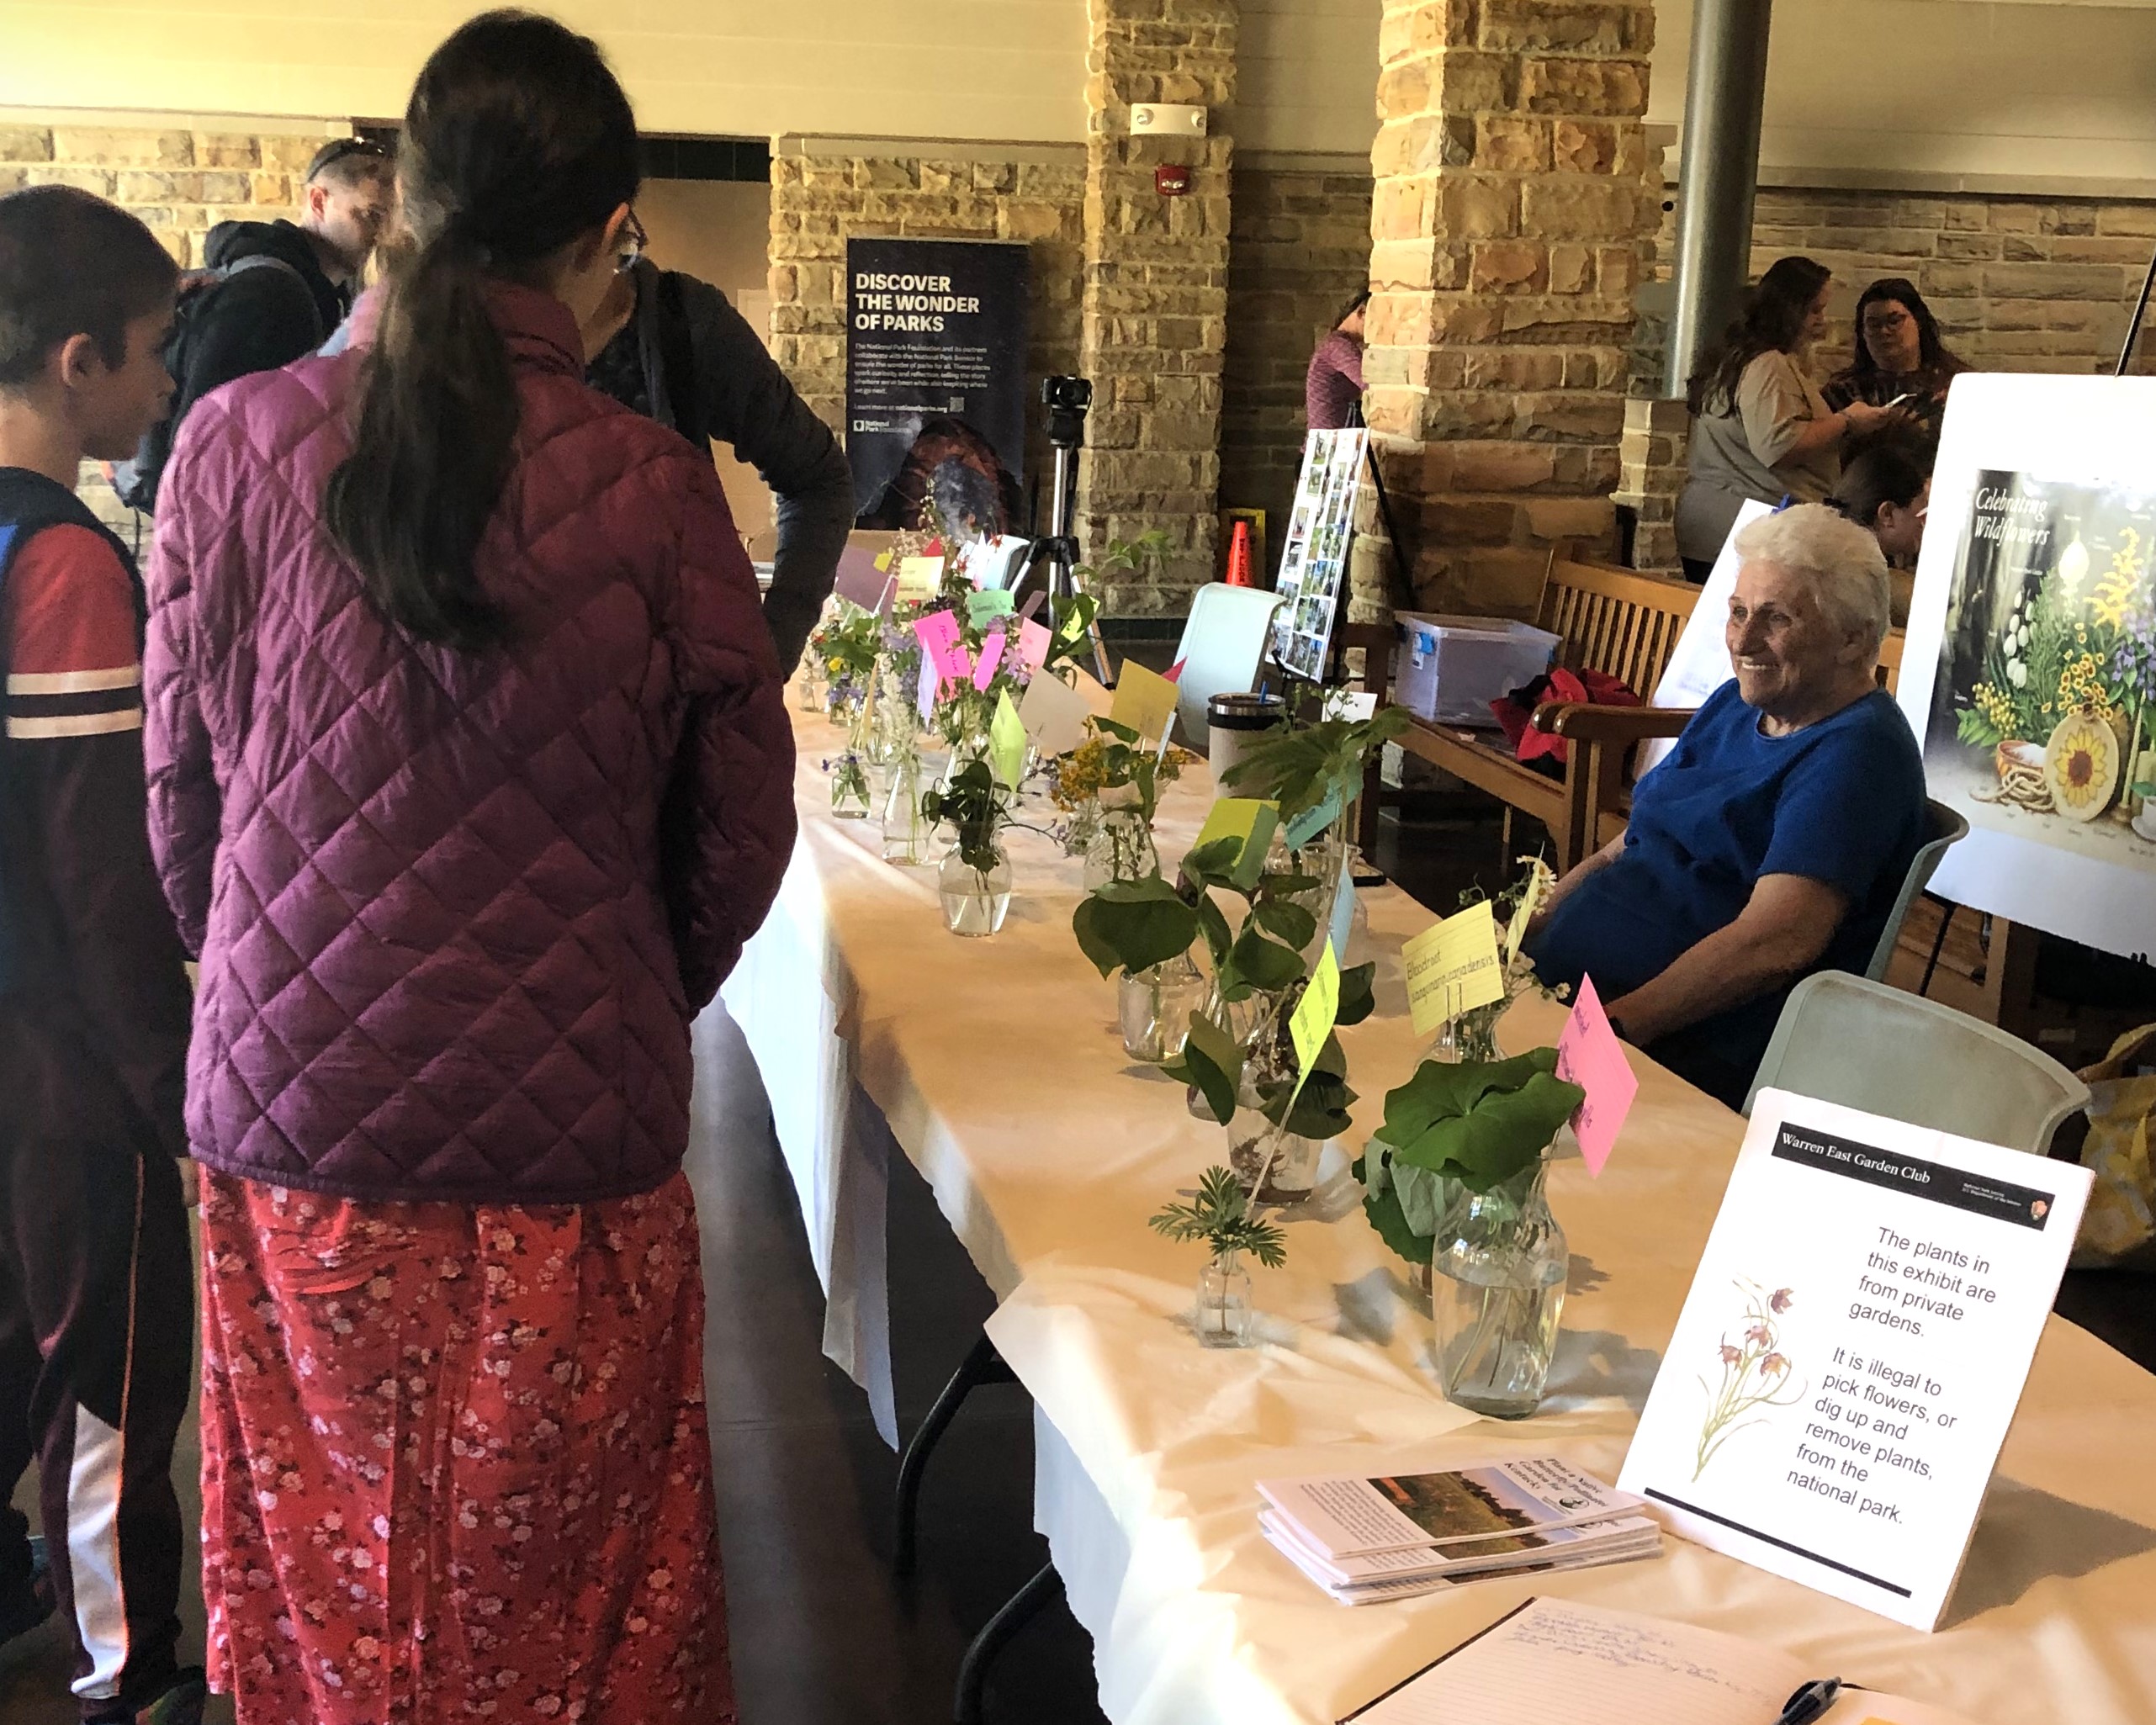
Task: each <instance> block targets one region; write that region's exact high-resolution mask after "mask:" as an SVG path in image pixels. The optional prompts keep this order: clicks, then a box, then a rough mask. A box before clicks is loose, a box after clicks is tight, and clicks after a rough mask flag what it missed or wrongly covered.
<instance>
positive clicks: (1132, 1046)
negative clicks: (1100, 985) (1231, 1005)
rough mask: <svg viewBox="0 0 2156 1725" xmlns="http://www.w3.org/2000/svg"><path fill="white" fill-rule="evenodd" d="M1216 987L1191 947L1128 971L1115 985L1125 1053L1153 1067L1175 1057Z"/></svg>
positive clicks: (1116, 1007)
mask: <svg viewBox="0 0 2156 1725" xmlns="http://www.w3.org/2000/svg"><path fill="white" fill-rule="evenodd" d="M1210 987H1211V985H1210V983H1208V982H1206V980H1205V972H1204V971H1200V969H1199V968H1198V966H1197V965H1196V963H1195V961H1194V960H1192V958H1191V956H1190V955H1189V953H1187V952H1186V953H1184V954H1183V955H1181V956H1180V957H1178V958H1171V959H1167V960H1163V961H1162V962H1161V963H1159V964H1157V965H1155V966H1153V967H1152V969H1151V970H1146V971H1136V972H1132V971H1125V972H1124V973H1123V978H1122V981H1121V982H1119V983H1117V984H1116V989H1115V1016H1116V1019H1117V1021H1118V1022H1119V1024H1120V1026H1121V1029H1122V1032H1123V1052H1124V1053H1126V1055H1128V1056H1130V1057H1131V1059H1132V1060H1134V1061H1147V1063H1148V1064H1150V1065H1152V1066H1158V1065H1160V1064H1161V1062H1162V1061H1171V1060H1173V1059H1174V1058H1175V1057H1176V1056H1178V1055H1179V1054H1180V1053H1182V1052H1183V1045H1184V1041H1185V1040H1188V1039H1189V1034H1190V1014H1191V1013H1195V1012H1200V1011H1203V1010H1204V1008H1205V997H1206V995H1207V993H1208V992H1210Z"/></svg>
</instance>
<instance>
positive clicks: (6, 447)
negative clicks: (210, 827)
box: [0, 186, 204, 1725]
mask: <svg viewBox="0 0 2156 1725" xmlns="http://www.w3.org/2000/svg"><path fill="white" fill-rule="evenodd" d="M176 282H177V271H176V269H175V268H174V266H173V264H172V260H171V259H170V258H168V257H167V256H166V255H165V252H164V251H163V249H162V247H161V246H159V245H158V244H157V241H156V239H155V238H153V237H152V236H151V233H150V230H148V229H147V228H146V227H144V226H143V225H142V224H141V223H140V222H139V221H137V220H135V218H134V217H133V216H130V215H129V214H126V213H125V212H124V211H122V210H120V209H115V208H114V206H113V205H111V204H107V203H105V202H104V201H103V200H102V199H101V198H93V197H92V196H91V195H90V194H89V193H85V192H78V191H76V190H73V189H72V188H67V187H63V186H40V187H36V188H32V189H29V190H27V191H21V192H15V193H9V194H8V195H7V196H5V197H0V671H4V673H5V675H6V679H7V680H6V692H5V699H4V718H5V730H4V735H0V1499H4V1497H5V1496H6V1495H7V1493H8V1491H9V1490H12V1488H13V1484H14V1482H15V1481H16V1480H17V1479H19V1478H20V1477H21V1474H22V1473H23V1470H24V1468H25V1467H27V1466H28V1465H29V1463H30V1461H31V1460H32V1458H35V1460H36V1462H37V1465H38V1479H39V1487H40V1492H39V1498H40V1505H41V1514H42V1519H43V1521H44V1527H45V1543H46V1550H47V1553H48V1554H49V1558H50V1575H49V1576H47V1575H44V1574H38V1573H36V1572H35V1571H34V1565H33V1558H32V1553H31V1548H30V1545H29V1539H28V1527H27V1524H26V1523H25V1522H24V1519H23V1517H22V1516H19V1514H17V1513H16V1512H14V1511H13V1510H4V1511H0V1632H19V1631H20V1630H22V1629H23V1628H25V1627H29V1625H31V1624H34V1622H37V1621H39V1620H40V1617H42V1616H43V1615H45V1612H46V1611H49V1610H50V1601H51V1600H52V1599H53V1598H54V1597H56V1600H57V1603H58V1605H59V1606H60V1608H61V1610H62V1611H64V1612H65V1613H66V1617H67V1621H68V1625H69V1628H70V1631H71V1633H72V1638H73V1641H74V1644H75V1650H76V1662H75V1681H74V1685H73V1686H74V1691H75V1694H76V1696H77V1699H78V1700H79V1701H80V1702H81V1704H82V1717H84V1719H85V1720H90V1721H98V1722H107V1721H111V1722H120V1721H125V1722H128V1725H192V1722H194V1721H199V1718H200V1717H201V1712H202V1705H203V1695H204V1690H203V1684H202V1676H201V1673H200V1672H199V1670H193V1669H189V1670H185V1671H183V1670H182V1669H180V1668H179V1665H178V1663H177V1654H176V1648H177V1641H178V1637H179V1619H178V1615H177V1605H178V1595H179V1574H180V1558H181V1530H180V1514H179V1505H178V1502H177V1499H176V1497H175V1495H174V1493H173V1490H172V1477H171V1475H172V1444H173V1439H174V1437H175V1436H176V1434H177V1431H178V1429H179V1426H180V1421H181V1420H182V1418H183V1415H185V1413H186V1410H187V1405H188V1389H189V1383H188V1379H189V1375H190V1367H191V1363H192V1345H193V1303H194V1301H193V1294H194V1284H193V1265H192V1262H191V1256H192V1255H191V1252H190V1250H189V1247H188V1230H187V1212H186V1206H185V1201H184V1199H183V1177H182V1172H181V1170H182V1168H183V1167H188V1170H189V1172H191V1171H192V1166H191V1165H189V1164H186V1163H185V1157H186V1155H187V1142H186V1138H185V1135H184V1132H183V1129H182V1126H181V1103H182V1101H183V1088H184V1085H185V1073H186V1055H187V1040H188V1013H189V1001H188V986H187V979H186V974H185V971H184V968H183V955H182V953H181V950H180V945H179V939H178V936H177V933H176V931H175V930H174V929H173V926H172V918H171V914H170V913H169V912H168V911H167V908H166V906H165V902H164V898H163V896H162V892H160V890H159V887H158V885H157V878H156V874H155V872H154V871H153V870H152V867H151V860H150V847H149V839H148V836H147V833H146V823H145V815H144V789H143V771H142V670H141V642H142V623H143V616H144V603H143V595H142V584H141V579H140V576H139V575H138V574H136V573H135V566H134V564H133V561H132V560H131V559H130V557H129V555H128V553H127V552H126V550H125V548H124V547H123V546H122V545H121V543H120V542H119V540H118V539H116V538H114V537H113V536H112V535H111V534H110V533H109V532H106V531H105V530H104V528H103V527H102V526H99V525H98V521H97V518H96V517H95V516H93V515H92V514H91V513H90V511H88V510H87V509H86V508H85V507H84V506H83V505H82V504H81V503H80V502H79V501H78V500H77V498H76V496H75V495H74V484H75V479H76V474H77V468H78V466H79V464H80V463H82V460H83V459H84V458H91V459H99V458H105V459H110V458H117V457H121V456H124V455H126V454H127V453H128V452H130V450H131V449H133V448H134V447H135V442H136V441H137V440H138V439H139V438H140V437H141V435H142V432H143V431H144V430H145V428H146V426H149V425H150V424H151V421H154V420H155V419H156V417H157V415H158V414H159V413H160V412H161V411H162V408H163V406H164V404H165V401H166V399H167V395H168V394H170V391H171V389H172V379H171V378H169V377H167V375H166V373H165V369H164V367H163V366H162V364H161V363H160V362H159V360H158V357H157V356H158V351H159V349H160V348H161V347H162V345H163V342H164V338H165V334H166V331H167V329H168V328H169V326H170V325H171V321H172V293H173V288H174V285H175V283H176Z"/></svg>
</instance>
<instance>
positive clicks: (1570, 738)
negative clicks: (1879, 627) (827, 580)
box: [1341, 547, 1903, 874]
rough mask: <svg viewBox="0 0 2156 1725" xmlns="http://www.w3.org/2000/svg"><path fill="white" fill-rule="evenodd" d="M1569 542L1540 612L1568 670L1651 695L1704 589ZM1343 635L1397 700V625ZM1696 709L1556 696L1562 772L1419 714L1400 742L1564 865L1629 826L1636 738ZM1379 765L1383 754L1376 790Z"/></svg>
mask: <svg viewBox="0 0 2156 1725" xmlns="http://www.w3.org/2000/svg"><path fill="white" fill-rule="evenodd" d="M1565 552H1566V548H1561V547H1560V548H1558V549H1556V550H1553V551H1552V552H1551V553H1550V558H1549V569H1548V571H1547V573H1546V574H1544V579H1543V589H1542V594H1541V597H1540V601H1539V603H1538V605H1537V606H1536V613H1535V622H1536V624H1537V625H1538V626H1539V627H1542V628H1544V629H1547V630H1548V631H1549V632H1550V633H1552V634H1554V635H1555V636H1557V637H1558V638H1559V645H1558V648H1557V663H1558V664H1560V665H1562V666H1564V667H1565V669H1568V670H1581V669H1586V670H1596V671H1601V672H1602V673H1604V674H1605V675H1609V676H1612V677H1614V678H1616V679H1617V680H1618V681H1620V682H1622V683H1623V684H1624V685H1625V686H1626V687H1628V688H1629V689H1632V690H1634V691H1637V692H1638V693H1639V694H1640V696H1642V698H1646V697H1650V696H1652V695H1653V693H1654V689H1655V685H1656V684H1657V683H1659V682H1661V678H1662V672H1663V669H1665V668H1666V666H1667V664H1669V659H1670V655H1671V653H1672V652H1674V651H1675V650H1676V647H1677V637H1678V636H1679V635H1680V634H1682V632H1683V630H1684V626H1685V623H1686V622H1687V621H1688V620H1689V619H1690V617H1691V616H1692V607H1693V606H1695V605H1696V604H1697V603H1698V599H1699V589H1698V588H1697V587H1695V586H1694V585H1692V583H1691V582H1689V581H1682V580H1675V579H1670V578H1669V577H1666V576H1662V575H1646V574H1640V572H1639V571H1638V570H1636V569H1618V568H1614V567H1613V566H1612V565H1610V564H1597V563H1589V562H1587V561H1584V560H1582V559H1581V558H1576V557H1572V556H1570V555H1567V554H1565ZM1902 643H1903V637H1902V633H1901V632H1900V631H1899V630H1895V631H1894V632H1892V633H1891V634H1889V635H1888V638H1887V639H1886V640H1885V641H1884V642H1883V643H1882V644H1881V646H1880V649H1879V681H1880V683H1881V685H1883V686H1884V687H1885V688H1886V689H1888V691H1892V690H1893V689H1894V685H1895V683H1896V681H1897V680H1898V679H1899V675H1900V670H1901V653H1902ZM1341 644H1342V645H1343V647H1361V648H1364V665H1365V673H1364V687H1365V688H1366V689H1369V690H1375V691H1377V693H1378V701H1379V705H1380V706H1385V705H1390V704H1391V665H1392V662H1393V658H1394V655H1395V653H1396V651H1397V648H1398V642H1397V638H1396V631H1395V630H1394V628H1393V627H1391V626H1389V625H1388V626H1384V627H1375V626H1369V625H1364V626H1359V627H1355V628H1353V629H1351V630H1349V631H1347V632H1345V634H1344V637H1343V640H1342V643H1341ZM1691 717H1692V709H1691V708H1689V707H1655V706H1592V705H1588V704H1586V703H1583V702H1579V701H1546V702H1544V704H1543V705H1542V706H1540V707H1539V708H1538V709H1537V710H1536V712H1535V714H1534V718H1533V721H1532V722H1533V724H1534V728H1536V729H1537V730H1539V731H1543V732H1546V733H1549V734H1550V735H1553V736H1557V737H1561V738H1564V739H1565V743H1566V745H1567V747H1566V749H1565V757H1566V758H1565V763H1564V773H1563V775H1562V776H1561V777H1552V776H1550V775H1549V774H1546V773H1541V772H1537V771H1536V770H1534V768H1533V767H1531V766H1528V765H1523V763H1522V762H1521V761H1520V760H1518V759H1517V758H1516V757H1515V756H1514V754H1513V753H1512V748H1511V746H1510V745H1509V744H1508V743H1507V742H1506V741H1505V738H1504V734H1503V733H1502V732H1499V731H1496V730H1489V729H1475V728H1469V727H1466V726H1461V725H1447V724H1444V723H1440V722H1434V721H1432V720H1428V719H1422V718H1417V719H1415V720H1414V721H1413V722H1412V723H1411V724H1410V726H1409V727H1408V728H1407V730H1406V732H1405V733H1403V734H1402V735H1401V738H1400V744H1401V748H1402V749H1406V751H1407V752H1408V753H1410V754H1413V755H1415V756H1417V758H1419V759H1422V760H1426V761H1428V762H1429V763H1430V764H1431V765H1433V766H1435V767H1438V768H1441V769H1442V770H1444V771H1446V772H1448V773H1450V774H1451V775H1453V776H1454V777H1455V778H1457V779H1459V780H1463V781H1465V783H1467V784H1469V785H1472V786H1475V789H1476V790H1478V791H1486V792H1488V793H1489V794H1490V795H1491V796H1495V797H1496V798H1497V799H1498V800H1499V801H1500V802H1503V803H1505V804H1506V805H1507V807H1510V808H1513V809H1517V810H1518V811H1519V812H1521V813H1522V814H1525V815H1529V816H1532V817H1533V818H1534V819H1536V820H1538V821H1539V822H1541V823H1542V824H1543V826H1544V828H1547V829H1548V831H1549V840H1550V847H1551V850H1552V852H1553V855H1551V857H1550V859H1549V860H1550V865H1551V866H1552V867H1554V868H1555V869H1556V870H1557V871H1558V872H1559V873H1560V874H1562V873H1564V872H1565V870H1568V869H1571V868H1573V867H1575V866H1576V865H1578V864H1579V863H1581V862H1582V861H1584V860H1586V859H1587V856H1588V855H1591V854H1592V852H1594V851H1595V850H1597V849H1599V848H1600V847H1601V846H1602V845H1604V844H1608V842H1609V841H1610V840H1611V839H1613V838H1615V837H1616V836H1617V834H1618V833H1620V832H1622V831H1623V830H1624V823H1625V821H1626V819H1627V818H1629V811H1630V805H1631V786H1630V783H1629V779H1628V778H1627V775H1626V770H1627V767H1628V765H1629V762H1630V760H1631V757H1632V751H1633V749H1634V748H1635V747H1636V746H1637V745H1638V744H1639V743H1642V742H1645V741H1646V740H1647V739H1649V738H1657V737H1675V736H1676V735H1677V734H1678V733H1680V732H1682V730H1683V729H1684V727H1685V725H1686V723H1687V721H1689V720H1690V718H1691ZM1375 775H1376V765H1375V763H1373V764H1372V768H1371V784H1370V789H1371V791H1375V789H1376V785H1375ZM1377 807H1378V799H1377V797H1376V796H1375V795H1366V796H1364V799H1363V808H1364V834H1363V838H1362V843H1363V844H1364V849H1369V846H1370V845H1371V844H1373V843H1374V842H1375V821H1376V815H1377Z"/></svg>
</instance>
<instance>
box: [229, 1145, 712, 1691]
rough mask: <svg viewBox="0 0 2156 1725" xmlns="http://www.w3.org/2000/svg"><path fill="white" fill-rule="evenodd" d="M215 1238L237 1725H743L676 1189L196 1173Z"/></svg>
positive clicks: (682, 1183)
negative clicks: (350, 1191)
mask: <svg viewBox="0 0 2156 1725" xmlns="http://www.w3.org/2000/svg"><path fill="white" fill-rule="evenodd" d="M202 1230H203V1242H204V1255H205V1257H206V1259H207V1267H206V1273H205V1277H204V1297H203V1306H202V1312H203V1320H202V1328H203V1369H202V1497H203V1513H202V1541H203V1585H204V1592H205V1593H206V1594H207V1595H208V1601H209V1671H210V1681H211V1684H212V1685H213V1686H214V1687H215V1688H216V1689H218V1690H219V1691H222V1692H225V1693H229V1694H230V1695H231V1696H234V1697H235V1699H236V1705H237V1710H238V1717H239V1719H240V1722H241V1725H383V1722H389V1721H395V1722H398V1725H406V1722H410V1725H432V1722H437V1721H441V1722H447V1721H450V1720H456V1721H459V1722H462V1721H467V1720H469V1719H472V1718H474V1717H481V1718H484V1717H492V1718H496V1719H500V1720H502V1721H505V1722H508V1721H524V1720H530V1719H559V1720H580V1721H582V1722H585V1725H614V1722H617V1721H619V1722H623V1725H627V1722H641V1721H645V1720H656V1719H670V1718H684V1719H691V1720H694V1721H696V1722H697V1725H707V1722H712V1721H731V1720H732V1719H733V1718H734V1697H733V1689H732V1684H731V1681H730V1679H729V1676H728V1669H727V1660H726V1611H725V1605H724V1601H723V1597H722V1595H721V1590H720V1580H719V1570H718V1538H717V1533H716V1529H715V1527H714V1524H713V1519H712V1482H711V1442H710V1437H709V1434H708V1431H707V1426H706V1423H705V1415H704V1391H703V1278H702V1270H701V1267H700V1265H699V1262H698V1258H697V1218H696V1209H695V1205H694V1204H693V1202H692V1201H691V1198H690V1195H689V1187H688V1183H687V1181H686V1179H685V1178H683V1177H681V1176H680V1175H678V1174H677V1175H676V1176H675V1177H674V1178H673V1179H672V1180H670V1182H668V1183H667V1184H666V1185H665V1186H664V1187H662V1188H660V1189H659V1190H658V1191H656V1192H654V1193H648V1194H646V1195H645V1196H644V1197H641V1198H631V1199H616V1200H613V1201H610V1202H607V1203H603V1204H555V1205H543V1206H534V1207H531V1208H527V1209H515V1208H506V1207H505V1208H502V1209H473V1208H471V1207H470V1206H468V1205H462V1204H363V1203H356V1202H352V1201H351V1200H348V1199H336V1198H325V1197H321V1196H320V1195H317V1194H315V1193H305V1192H299V1191H288V1190H285V1189H283V1188H278V1187H273V1186H267V1185H261V1184H257V1183H255V1182H252V1181H248V1180H242V1179H236V1178H232V1177H228V1176H224V1175H220V1174H215V1173H212V1172H209V1171H208V1170H204V1173H203V1177H202Z"/></svg>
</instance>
